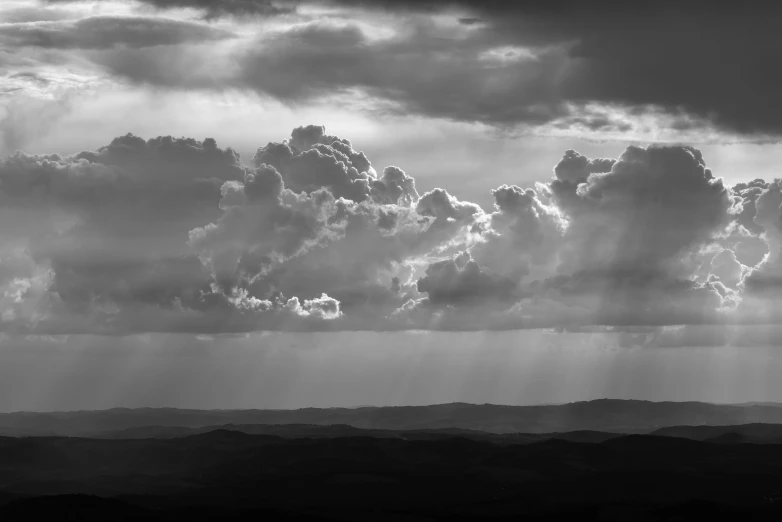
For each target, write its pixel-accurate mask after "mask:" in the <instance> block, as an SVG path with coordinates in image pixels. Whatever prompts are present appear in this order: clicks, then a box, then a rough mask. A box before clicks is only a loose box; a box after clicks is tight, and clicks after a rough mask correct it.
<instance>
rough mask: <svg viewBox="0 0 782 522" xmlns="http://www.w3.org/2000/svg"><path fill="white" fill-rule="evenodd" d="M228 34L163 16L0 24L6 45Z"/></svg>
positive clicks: (172, 40)
mask: <svg viewBox="0 0 782 522" xmlns="http://www.w3.org/2000/svg"><path fill="white" fill-rule="evenodd" d="M231 36H232V35H231V33H229V32H227V31H224V30H219V29H215V28H212V27H209V26H207V25H202V24H196V23H192V22H184V21H179V20H167V19H165V18H141V17H124V16H92V17H89V18H82V19H80V20H68V21H56V22H31V23H17V24H0V42H2V43H3V44H4V45H6V46H8V47H43V48H51V49H107V48H111V47H115V46H125V47H130V48H141V47H152V46H157V45H172V44H180V43H185V42H204V41H212V40H221V39H225V38H229V37H231Z"/></svg>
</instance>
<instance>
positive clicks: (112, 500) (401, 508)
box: [0, 430, 782, 520]
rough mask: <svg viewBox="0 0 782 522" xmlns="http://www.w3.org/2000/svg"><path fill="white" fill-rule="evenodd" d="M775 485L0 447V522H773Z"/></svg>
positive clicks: (449, 460) (684, 451)
mask: <svg viewBox="0 0 782 522" xmlns="http://www.w3.org/2000/svg"><path fill="white" fill-rule="evenodd" d="M780 477H782V445H752V444H737V445H719V444H712V443H707V442H699V441H693V440H688V439H681V438H674V437H660V436H649V435H630V436H621V437H615V438H612V439H610V440H607V441H605V442H601V443H592V444H587V443H575V442H568V441H564V440H559V439H550V440H547V441H544V442H538V443H533V444H526V445H513V444H510V445H508V444H494V443H491V442H486V441H476V440H468V439H465V438H447V439H441V440H403V439H399V438H373V437H337V438H320V439H312V438H310V439H285V438H282V437H277V436H271V435H249V434H245V433H241V432H236V431H230V430H215V431H211V432H208V433H203V434H199V435H194V436H190V437H183V438H173V439H143V440H99V439H82V438H68V437H65V438H63V437H34V438H0V519H2V520H12V519H14V518H17V519H24V520H32V519H33V517H42V516H51V518H49V520H65V519H66V518H63V513H64V512H68V513H71V514H75V515H74V517H75V518H74V517H72V518H71V519H72V520H101V519H102V520H141V519H145V520H207V519H212V520H214V519H231V517H233V519H237V520H249V519H253V520H289V519H297V518H302V517H304V518H307V517H309V519H318V520H325V519H331V520H467V519H471V518H484V519H485V518H489V517H515V518H517V519H523V520H551V519H552V518H551V517H560V518H554V519H563V520H574V519H575V520H703V519H705V518H704V517H706V518H708V517H716V518H709V519H710V520H714V519H717V520H731V519H732V520H775V519H778V517H780V516H782V511H781V510H780V509H779V504H778V503H777V500H776V499H777V498H779V497H780V494H779V491H780V490H781V488H780V486H782V478H780ZM78 494H89V495H93V496H98V497H102V498H103V499H105V500H101V499H97V498H94V497H83V496H74V495H78ZM41 495H66V496H64V497H54V498H34V497H36V496H41ZM3 504H5V506H3ZM79 513H84V516H83V517H79V516H77V515H78V514H79ZM112 513H114V514H115V515H118V514H119V515H122V516H119V515H118V516H113V515H112ZM57 517H60V518H57ZM101 517H102V518H101ZM122 517H124V518H122ZM134 517H135V518H134ZM677 517H678V518H677ZM731 517H732V518H731Z"/></svg>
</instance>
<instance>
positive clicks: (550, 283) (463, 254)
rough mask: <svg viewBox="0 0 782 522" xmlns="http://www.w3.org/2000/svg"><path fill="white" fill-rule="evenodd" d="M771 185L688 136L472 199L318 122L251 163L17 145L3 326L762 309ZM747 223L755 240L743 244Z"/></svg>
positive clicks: (9, 199) (154, 148)
mask: <svg viewBox="0 0 782 522" xmlns="http://www.w3.org/2000/svg"><path fill="white" fill-rule="evenodd" d="M778 185H779V183H778V182H774V183H766V182H763V181H754V182H752V183H749V184H741V185H737V186H736V187H728V186H726V185H725V184H724V183H723V181H722V179H721V178H718V177H715V176H714V175H713V174H712V172H711V170H710V169H709V168H708V167H707V166H706V162H705V160H704V158H703V156H702V154H701V153H700V152H699V151H698V150H697V149H695V148H692V147H688V146H649V147H645V148H644V147H638V146H631V147H628V148H627V149H626V150H625V151H624V153H623V154H621V155H620V156H619V158H616V159H590V158H588V157H585V156H583V155H581V154H579V153H577V152H575V151H572V150H571V151H567V152H566V153H565V154H564V156H563V158H562V160H561V161H559V162H558V163H557V164H556V165H555V166H554V168H553V169H552V175H551V178H550V180H549V181H548V182H545V183H538V184H537V185H536V187H535V188H521V187H519V186H517V185H502V186H500V187H498V188H496V189H494V190H491V193H492V195H493V196H494V200H495V205H494V206H495V208H494V212H492V213H486V212H484V211H483V210H482V209H481V207H480V206H478V205H476V204H474V203H471V202H468V201H461V200H459V199H458V198H456V197H454V196H453V195H451V194H449V193H448V192H447V191H446V190H445V189H443V188H437V189H433V190H431V191H429V192H426V193H424V194H419V193H418V192H417V190H416V188H415V180H414V179H413V178H412V177H410V176H409V175H407V174H406V173H405V172H404V171H403V170H401V169H400V168H398V167H386V168H384V169H382V171H381V174H378V173H377V171H376V170H375V168H374V167H373V166H372V164H371V163H370V161H369V159H368V158H367V157H366V155H364V154H363V153H362V152H360V151H357V150H355V149H354V148H353V145H352V144H351V142H350V141H349V140H347V139H345V138H340V137H337V136H333V135H329V134H328V133H327V132H326V129H325V128H323V127H320V126H307V127H298V128H296V129H294V130H293V132H292V133H291V135H290V137H289V139H287V140H284V141H281V142H272V143H268V144H267V145H265V146H262V147H260V148H259V149H258V151H257V153H256V154H255V156H254V158H253V160H252V165H251V166H247V165H245V164H243V163H242V161H241V159H240V158H239V156H238V154H237V153H236V152H235V151H233V150H232V149H230V148H221V147H219V146H218V145H217V143H216V142H215V141H214V140H212V139H209V138H206V139H204V140H200V141H199V140H194V139H189V138H172V137H158V138H153V139H149V140H144V139H141V138H139V137H136V136H133V135H126V136H120V137H118V138H116V139H114V140H113V141H111V143H109V144H108V145H107V146H105V147H102V148H100V149H98V150H96V151H84V152H80V153H78V154H74V155H72V156H67V157H66V156H59V155H56V154H53V155H31V154H26V153H23V152H18V153H15V154H12V155H9V156H8V157H6V158H5V159H3V160H2V161H0V219H2V221H3V223H4V226H3V227H2V229H0V315H1V316H2V322H0V331H6V332H21V333H25V334H41V335H48V334H55V333H108V334H125V333H133V332H144V331H170V332H182V331H185V332H193V333H197V334H205V335H209V334H215V333H229V332H247V331H255V330H294V331H298V330H396V329H445V330H480V329H512V328H560V329H562V328H567V329H573V328H585V327H594V326H602V327H612V328H620V329H627V328H642V329H643V328H647V329H651V330H649V331H650V332H651V331H655V329H659V328H667V327H669V326H672V325H691V326H695V325H711V324H737V325H741V324H755V323H767V324H777V323H780V322H782V314H781V313H778V311H777V310H780V311H782V307H776V306H775V305H774V303H777V302H779V301H780V297H782V293H781V292H780V291H779V288H780V285H779V284H777V283H776V282H777V281H779V280H782V278H780V274H782V271H780V270H779V266H778V265H779V260H778V259H777V258H778V257H779V249H780V245H782V241H780V239H779V238H778V237H777V236H779V234H780V231H779V223H781V222H782V218H780V215H782V214H780V212H782V211H780V205H782V199H780V198H781V197H782V196H780V188H779V186H778ZM748 209H749V210H748ZM753 211H754V213H753ZM748 240H753V241H756V242H759V243H760V244H761V245H762V246H763V248H765V251H766V252H768V255H767V256H765V257H763V256H760V257H758V256H757V254H754V255H755V257H756V258H757V259H756V262H755V263H749V262H747V261H746V260H747V259H750V258H751V257H752V255H750V254H752V252H750V253H749V254H748V253H747V251H748V250H747V249H749V250H750V251H751V250H752V248H755V247H748V246H747V245H746V244H745V243H746V242H747V241H748ZM666 335H668V334H666ZM633 339H635V338H634V337H633ZM631 341H632V342H636V341H637V340H631V339H630V338H628V340H627V342H631ZM644 342H646V341H644ZM665 342H668V344H670V343H671V342H673V341H670V342H669V341H665ZM665 342H663V341H660V343H661V344H665Z"/></svg>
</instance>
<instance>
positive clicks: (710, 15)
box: [248, 0, 782, 134]
mask: <svg viewBox="0 0 782 522" xmlns="http://www.w3.org/2000/svg"><path fill="white" fill-rule="evenodd" d="M334 3H336V4H340V5H343V6H347V7H363V8H384V9H386V10H387V11H390V12H392V13H393V12H399V11H400V10H409V11H415V12H418V13H423V14H429V13H433V12H438V11H441V10H444V9H452V8H459V9H463V10H464V11H465V12H466V13H470V16H469V17H466V18H465V17H462V18H463V19H465V20H470V23H469V24H467V26H466V27H469V29H470V30H471V33H470V36H468V37H463V38H452V37H449V35H443V34H439V35H437V36H435V35H434V32H435V31H434V30H433V29H431V30H429V31H419V32H417V33H416V32H412V33H408V34H404V35H403V36H401V37H400V38H399V41H391V42H381V43H370V42H368V41H367V40H366V39H364V38H361V37H360V36H359V35H357V34H356V33H355V32H345V31H344V30H341V31H330V32H329V34H328V35H327V34H322V32H323V30H321V34H316V32H314V30H310V31H308V32H306V33H304V34H302V33H300V32H295V33H292V34H289V35H283V36H282V38H283V41H284V42H285V44H284V45H285V47H284V49H285V52H282V50H281V49H280V50H275V49H274V48H272V49H271V52H270V53H262V54H260V55H258V56H256V57H255V63H256V64H257V67H258V68H259V69H260V70H263V68H265V67H269V66H274V65H275V64H278V63H281V62H282V61H283V60H285V61H287V63H289V64H290V66H291V71H296V72H295V73H294V72H290V73H289V74H288V75H287V77H288V81H286V79H285V78H286V76H282V77H281V78H280V79H278V80H275V82H280V83H286V84H288V85H292V86H295V88H294V91H293V95H295V94H296V93H297V90H296V89H309V90H313V89H324V90H326V89H339V88H345V87H351V86H355V87H366V88H368V89H370V90H373V91H375V92H377V93H378V94H379V95H382V96H385V97H387V98H390V99H392V100H394V101H398V102H401V103H402V104H403V105H404V106H405V108H406V109H408V110H412V111H417V112H421V113H424V114H428V115H433V116H442V117H450V118H454V119H460V120H477V121H484V122H488V123H495V124H507V123H532V124H536V123H539V122H542V121H550V120H552V119H554V118H558V117H562V116H565V115H567V114H568V110H567V109H566V108H565V107H564V105H563V104H566V103H575V104H586V103H591V102H597V103H604V104H610V105H619V106H624V107H626V108H628V109H630V110H631V111H636V112H644V111H646V110H647V109H648V108H650V106H653V107H656V108H659V109H662V110H663V111H665V112H666V113H668V114H670V115H674V116H676V115H678V116H682V115H684V117H683V118H678V119H677V121H675V122H673V123H672V125H673V126H676V127H681V126H682V125H684V124H686V125H687V126H691V127H692V126H695V127H697V126H699V125H701V123H698V121H699V120H700V121H708V122H711V123H713V124H714V125H716V126H718V127H720V128H722V129H725V130H728V131H735V132H739V133H747V134H767V133H768V134H776V133H778V132H779V131H781V130H782V106H780V104H779V103H776V100H777V98H778V92H779V91H780V88H781V87H782V74H780V73H779V71H778V69H777V68H775V67H773V66H772V64H774V63H778V62H780V60H782V34H781V33H780V32H779V30H778V27H777V26H778V24H777V20H778V19H779V17H780V15H782V6H779V5H777V4H772V3H764V4H763V5H762V6H756V7H755V8H751V9H747V8H746V6H738V5H734V6H725V5H717V4H714V3H706V2H672V1H662V2H654V3H646V4H644V5H641V6H639V5H634V4H629V3H622V2H613V1H603V2H596V3H595V2H589V3H586V2H576V1H565V2H542V1H534V0H530V1H520V2H508V1H499V0H498V1H477V0H465V1H446V0H443V1H422V2H418V1H416V2H413V1H394V0H377V1H372V0H370V1H361V0H358V1H350V0H340V1H337V2H334ZM478 20H480V22H478ZM463 25H464V24H463ZM433 40H435V41H439V42H440V43H441V44H442V46H443V48H437V44H435V43H433ZM316 41H317V44H316V43H315V42H316ZM307 42H311V48H310V49H308V48H307V47H308V45H307ZM405 44H407V45H405ZM502 45H519V46H523V47H529V48H531V49H533V50H537V53H536V54H537V58H536V60H534V61H533V62H532V63H528V62H523V61H521V62H518V63H510V64H508V63H506V64H501V65H498V64H494V65H492V66H490V65H489V64H487V63H486V62H485V61H484V62H482V61H481V60H477V59H476V54H478V51H479V50H488V49H490V48H492V47H496V46H502ZM280 46H281V47H282V46H283V44H282V43H281V44H280ZM405 48H410V49H412V48H415V49H416V53H412V52H411V53H409V54H406V53H405V52H404V49H405ZM368 55H371V59H370V58H369V57H368ZM365 56H366V57H365ZM452 62H458V63H459V64H460V65H461V66H462V69H461V71H460V70H459V69H458V68H456V67H451V63H452ZM253 63H254V61H253V60H249V62H248V67H250V68H252V67H253ZM307 64H309V65H310V67H306V65H307ZM318 64H319V65H318ZM279 68H280V69H281V68H282V67H281V66H280V67H279ZM405 70H406V71H408V74H404V73H403V72H404V71H405ZM424 70H426V71H427V75H426V78H427V81H426V82H420V83H419V80H418V79H417V78H418V75H415V74H409V71H424ZM307 71H312V72H311V74H310V75H308V74H306V72H307ZM394 75H395V76H394ZM292 76H297V78H296V79H294V78H293V77H292ZM256 84H257V85H258V87H259V88H261V89H263V90H265V91H267V92H271V93H274V94H278V95H281V94H282V92H283V87H282V85H269V84H265V83H264V82H263V81H261V79H260V78H256ZM299 92H300V93H301V94H304V93H303V92H302V91H299ZM572 116H573V117H574V118H575V119H574V120H573V123H574V124H575V123H578V121H579V120H580V121H581V123H582V124H586V127H592V128H594V127H596V126H604V125H609V122H607V121H605V118H604V117H600V116H597V117H594V118H586V119H584V117H583V116H579V115H578V114H575V115H572ZM565 121H566V122H567V119H566V120H565ZM601 122H602V123H601ZM611 125H613V124H611Z"/></svg>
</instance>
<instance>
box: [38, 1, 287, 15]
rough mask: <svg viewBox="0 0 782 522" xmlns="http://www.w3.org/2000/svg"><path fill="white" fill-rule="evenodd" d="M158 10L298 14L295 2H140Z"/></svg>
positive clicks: (209, 13)
mask: <svg viewBox="0 0 782 522" xmlns="http://www.w3.org/2000/svg"><path fill="white" fill-rule="evenodd" d="M46 1H47V2H48V3H51V4H57V3H69V2H72V0H46ZM138 1H139V2H141V3H143V4H146V5H149V6H152V7H155V8H156V9H160V10H166V9H181V8H191V9H198V10H201V11H203V14H204V18H206V19H213V18H218V17H222V16H264V17H270V16H280V15H286V14H292V13H295V12H296V6H295V5H293V4H294V3H293V2H290V1H286V0H282V1H280V2H274V1H272V0H220V1H218V2H215V1H214V0H138Z"/></svg>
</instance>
